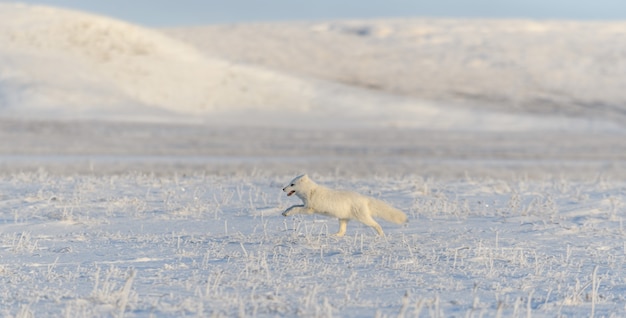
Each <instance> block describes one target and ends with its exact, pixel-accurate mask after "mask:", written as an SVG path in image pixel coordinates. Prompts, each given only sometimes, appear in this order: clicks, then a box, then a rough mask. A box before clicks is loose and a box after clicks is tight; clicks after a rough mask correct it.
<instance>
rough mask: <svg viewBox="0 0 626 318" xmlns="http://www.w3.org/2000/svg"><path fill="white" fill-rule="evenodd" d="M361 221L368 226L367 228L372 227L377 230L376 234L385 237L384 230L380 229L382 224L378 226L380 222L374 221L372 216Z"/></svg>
mask: <svg viewBox="0 0 626 318" xmlns="http://www.w3.org/2000/svg"><path fill="white" fill-rule="evenodd" d="M359 221H361V223H363V224H365V225H367V226H371V227H372V228H374V230H376V233H378V235H380V236H385V233H384V232H383V228H382V227H380V224H378V222H376V221H374V219H372V217H371V216H369V215H368V216H365V217H363V218H360V219H359Z"/></svg>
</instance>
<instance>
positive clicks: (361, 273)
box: [0, 172, 626, 317]
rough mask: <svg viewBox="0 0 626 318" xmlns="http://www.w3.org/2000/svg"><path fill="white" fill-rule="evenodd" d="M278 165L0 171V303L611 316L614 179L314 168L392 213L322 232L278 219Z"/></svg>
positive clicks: (79, 310)
mask: <svg viewBox="0 0 626 318" xmlns="http://www.w3.org/2000/svg"><path fill="white" fill-rule="evenodd" d="M291 177H292V176H291V175H264V174H263V173H257V174H251V173H245V172H242V173H241V174H240V175H231V176H216V175H207V174H204V173H197V174H191V175H172V176H167V177H163V176H157V175H154V174H143V173H132V172H128V173H123V174H119V175H118V174H116V175H106V176H95V175H89V174H88V175H71V176H63V177H58V176H52V175H49V174H47V173H45V172H38V173H12V174H5V175H3V176H2V177H1V178H0V191H1V195H0V220H1V224H0V233H1V235H0V248H1V254H0V255H1V257H2V265H1V266H0V274H1V275H0V280H1V282H2V283H1V284H0V295H2V297H1V302H2V308H3V309H2V314H3V315H4V316H11V315H13V316H20V317H27V316H28V315H29V314H34V315H35V316H69V317H77V316H81V317H88V316H108V315H111V316H129V317H134V316H150V315H155V316H294V315H299V316H307V317H313V316H315V317H319V316H345V317H361V316H370V317H371V316H375V315H380V316H394V317H395V316H406V317H414V316H418V315H421V316H427V317H428V316H435V317H441V316H472V317H473V316H502V317H515V316H528V315H531V316H533V317H541V316H545V317H554V316H561V315H562V316H589V315H594V314H595V315H596V316H622V315H624V314H626V308H625V306H624V304H625V303H626V299H625V296H624V295H625V292H626V281H625V280H624V275H625V274H626V273H625V272H624V268H625V262H626V258H625V256H624V255H625V250H626V241H625V240H624V236H625V232H624V231H625V229H624V224H623V221H624V220H623V214H624V208H625V201H624V195H625V191H626V183H625V182H623V181H616V180H611V179H610V178H608V177H602V176H598V177H597V178H595V179H589V180H586V181H584V182H572V181H568V180H567V179H566V178H547V179H545V180H528V179H524V178H518V179H511V180H507V181H503V180H494V179H481V178H465V179H459V180H456V181H445V182H443V181H441V180H439V179H437V178H423V177H421V176H416V175H404V176H394V177H368V178H359V177H355V178H350V179H342V178H337V177H334V176H315V177H316V179H317V180H318V181H319V182H320V183H322V184H325V185H328V186H333V187H341V188H349V189H353V190H357V191H360V192H362V193H365V194H368V195H372V196H374V197H378V198H381V199H383V200H386V201H388V202H391V203H393V204H394V205H395V206H396V207H398V208H400V209H402V210H404V211H406V212H407V215H408V216H409V223H408V224H407V225H406V226H397V225H393V224H389V223H383V224H382V225H383V228H384V229H385V232H386V234H387V236H386V237H385V238H381V237H377V236H376V235H375V233H374V231H372V230H371V229H370V228H368V227H366V226H363V225H361V224H358V223H354V222H353V223H350V224H349V225H348V232H347V235H346V236H345V237H344V238H336V237H333V236H332V235H330V234H329V233H333V232H335V231H336V228H337V226H338V224H337V222H336V220H329V219H327V218H323V217H314V216H313V217H305V216H297V217H291V218H285V217H283V216H281V215H280V212H281V211H282V209H285V208H287V207H288V206H290V205H291V204H295V203H296V202H295V200H294V199H291V198H287V197H286V196H285V195H284V193H283V192H282V191H281V187H282V186H284V184H285V180H289V179H290V178H291Z"/></svg>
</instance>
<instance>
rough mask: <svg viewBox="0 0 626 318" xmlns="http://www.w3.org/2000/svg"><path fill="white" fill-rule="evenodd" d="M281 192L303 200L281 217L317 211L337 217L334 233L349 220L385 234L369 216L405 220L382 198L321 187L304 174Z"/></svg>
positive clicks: (344, 230) (403, 215)
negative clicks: (337, 227)
mask: <svg viewBox="0 0 626 318" xmlns="http://www.w3.org/2000/svg"><path fill="white" fill-rule="evenodd" d="M283 191H285V192H287V196H291V195H292V194H295V195H297V196H298V198H300V199H302V202H303V203H304V204H303V205H294V206H292V207H290V208H288V209H287V210H285V212H283V215H284V216H289V215H294V214H313V213H316V214H321V215H326V216H331V217H336V218H338V219H339V231H338V232H337V233H335V235H337V236H343V235H344V234H346V227H347V226H348V221H349V220H351V219H355V220H357V221H359V222H361V223H363V224H365V225H368V226H371V227H372V228H374V230H376V232H377V233H378V235H381V236H384V235H385V234H384V233H383V229H382V228H381V227H380V225H379V224H378V223H377V222H376V221H374V219H373V218H372V217H380V218H382V219H385V220H387V221H390V222H393V223H397V224H402V223H404V222H406V220H407V218H406V215H405V214H404V212H402V211H400V210H398V209H396V208H394V207H391V206H389V205H388V204H387V203H385V202H383V201H380V200H377V199H374V198H370V197H366V196H363V195H360V194H358V193H356V192H351V191H342V190H333V189H329V188H326V187H323V186H320V185H318V184H316V183H315V182H313V181H312V180H311V179H309V177H308V176H307V175H306V174H305V175H301V176H298V177H296V178H295V179H293V180H292V181H291V182H290V183H289V185H288V186H286V187H284V188H283Z"/></svg>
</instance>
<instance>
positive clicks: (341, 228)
mask: <svg viewBox="0 0 626 318" xmlns="http://www.w3.org/2000/svg"><path fill="white" fill-rule="evenodd" d="M347 227H348V219H339V231H338V232H337V233H335V234H334V235H336V236H344V235H345V234H346V228H347Z"/></svg>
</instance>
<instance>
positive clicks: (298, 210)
mask: <svg viewBox="0 0 626 318" xmlns="http://www.w3.org/2000/svg"><path fill="white" fill-rule="evenodd" d="M311 213H313V210H312V209H310V208H305V207H304V205H303V204H300V205H294V206H292V207H290V208H289V209H287V210H285V212H283V216H290V215H294V214H311Z"/></svg>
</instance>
